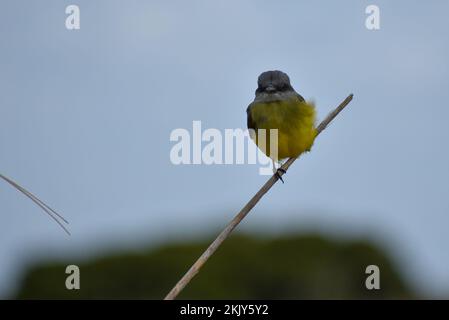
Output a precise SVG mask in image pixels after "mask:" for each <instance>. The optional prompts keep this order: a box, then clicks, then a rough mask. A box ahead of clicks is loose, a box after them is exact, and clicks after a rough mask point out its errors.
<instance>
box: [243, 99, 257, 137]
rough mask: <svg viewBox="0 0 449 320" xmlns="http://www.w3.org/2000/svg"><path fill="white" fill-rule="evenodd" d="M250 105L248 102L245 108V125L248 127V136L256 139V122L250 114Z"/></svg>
mask: <svg viewBox="0 0 449 320" xmlns="http://www.w3.org/2000/svg"><path fill="white" fill-rule="evenodd" d="M251 107H252V104H250V105H249V106H248V108H247V109H246V114H247V118H246V125H247V126H248V129H249V136H250V137H251V139H253V140H256V136H257V134H256V132H257V126H256V122H255V121H254V119H253V116H252V112H251Z"/></svg>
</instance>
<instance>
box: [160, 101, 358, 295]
mask: <svg viewBox="0 0 449 320" xmlns="http://www.w3.org/2000/svg"><path fill="white" fill-rule="evenodd" d="M352 97H353V95H352V94H350V95H349V96H348V97H347V98H346V99H345V100H344V101H343V102H342V103H340V105H339V106H338V107H337V108H336V109H335V110H334V111H332V112H331V113H329V115H328V116H327V117H326V118H325V119H324V120H323V121H322V122H321V123H320V125H319V126H318V127H317V136H318V135H319V134H320V133H321V132H322V131H323V130H324V129H326V127H327V126H328V125H329V123H330V122H331V121H332V120H333V119H334V118H335V117H336V116H337V115H338V114H339V113H340V112H341V111H342V110H343V109H344V108H345V107H346V106H347V105H348V104H349V102H351V100H352ZM296 159H297V158H290V159H288V160H287V162H286V163H284V165H283V166H282V167H281V168H282V169H284V170H285V172H286V171H287V170H288V168H289V167H290V166H291V165H292V164H293V162H295V160H296ZM283 174H284V173H283V172H282V170H279V171H278V175H273V176H271V178H270V179H269V180H268V181H267V182H266V183H265V184H264V185H263V186H262V188H260V189H259V191H258V192H257V193H256V194H255V195H254V196H253V197H252V198H251V200H250V201H249V202H248V203H247V204H246V205H245V206H244V207H243V209H242V210H240V212H239V213H238V214H237V215H236V216H235V217H234V219H232V221H231V222H230V223H229V224H228V225H227V226H226V228H225V229H224V230H223V231H222V232H221V233H220V234H219V235H218V237H217V238H216V239H215V240H214V242H212V243H211V244H210V245H209V247H208V248H207V249H206V251H204V252H203V254H202V255H201V256H200V257H199V258H198V260H197V261H196V262H195V263H194V264H193V265H192V266H191V267H190V269H189V270H188V271H187V273H186V274H185V275H184V276H183V277H182V278H181V280H179V281H178V283H177V284H176V285H175V286H174V287H173V289H172V290H171V291H170V292H169V293H168V294H167V296H166V297H165V299H164V300H173V299H175V298H176V297H177V296H178V294H179V293H180V292H181V291H182V290H183V289H184V288H185V286H186V285H187V284H188V283H189V282H190V280H192V278H193V277H194V276H195V275H196V274H197V273H198V272H199V271H200V269H201V267H202V266H203V265H204V264H205V263H206V261H207V260H208V259H209V258H210V257H211V256H212V255H213V254H214V252H215V251H216V250H217V249H218V247H219V246H220V245H221V244H222V243H223V241H225V240H226V238H227V237H228V236H229V235H230V233H231V232H232V230H234V229H235V227H237V225H238V224H239V223H240V222H241V221H242V220H243V219H244V218H245V217H246V215H247V214H248V213H249V212H250V211H251V209H252V208H254V206H255V205H256V204H257V203H258V202H259V200H260V199H261V198H262V197H263V196H264V195H265V193H267V192H268V190H270V189H271V187H272V186H273V185H274V184H275V183H276V182H277V181H278V180H279V178H280V177H282V175H283Z"/></svg>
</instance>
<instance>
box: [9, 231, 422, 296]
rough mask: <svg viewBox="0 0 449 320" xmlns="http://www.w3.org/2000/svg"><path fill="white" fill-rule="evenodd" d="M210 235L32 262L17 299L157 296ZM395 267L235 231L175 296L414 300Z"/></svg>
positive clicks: (330, 243) (350, 249) (378, 258)
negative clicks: (375, 270) (371, 281)
mask: <svg viewBox="0 0 449 320" xmlns="http://www.w3.org/2000/svg"><path fill="white" fill-rule="evenodd" d="M208 244H209V241H205V242H195V243H182V244H173V245H167V246H163V247H160V248H158V249H153V250H149V251H147V252H145V251H141V252H138V253H136V252H133V253H126V254H119V255H113V256H108V257H104V258H101V259H97V260H93V261H90V262H82V261H79V263H77V262H76V261H72V260H71V261H67V262H66V263H61V262H58V263H46V264H44V265H38V266H35V267H32V268H31V269H30V270H29V271H28V272H27V273H26V274H25V276H24V278H23V282H22V284H21V287H20V290H19V292H18V294H17V296H16V298H20V299H30V298H32V299H43V298H58V299H100V298H105V299H118V298H124V299H128V298H136V299H161V298H163V297H164V296H165V294H166V293H167V292H168V291H169V290H170V289H171V287H172V286H173V285H174V284H175V283H176V282H177V280H179V278H180V277H181V276H182V275H183V274H184V273H185V272H186V271H187V269H188V268H189V267H190V265H191V264H192V263H193V262H194V261H195V260H196V259H197V258H198V256H199V255H200V254H201V253H202V251H203V250H204V249H205V248H206V247H207V245H208ZM69 264H76V265H78V266H79V267H80V270H81V289H80V290H67V289H66V288H65V279H66V277H67V276H68V275H67V274H65V268H66V266H67V265H69ZM371 264H375V265H377V266H378V267H379V268H380V286H381V289H380V290H367V289H366V287H365V279H366V277H367V276H368V275H367V274H365V269H366V267H367V266H368V265H371ZM413 297H415V295H414V294H413V293H412V292H411V291H410V289H409V288H408V286H407V285H406V283H405V282H404V280H403V279H402V277H401V276H400V274H399V272H398V270H397V269H396V268H395V267H394V266H393V264H392V262H391V261H390V260H389V259H388V257H387V256H386V255H385V253H383V252H382V251H381V250H380V249H379V248H376V247H375V246H374V245H372V244H371V243H369V242H367V241H335V240H331V239H326V238H323V237H321V236H317V235H308V236H305V235H302V236H300V235H297V236H293V235H289V236H285V237H281V238H275V239H266V238H258V237H250V236H244V235H234V236H232V237H231V238H230V239H228V240H227V241H226V242H225V243H224V244H223V246H222V247H221V248H220V249H219V250H218V251H217V252H216V253H215V255H214V256H213V257H212V258H211V259H210V260H209V261H208V263H206V265H205V266H204V267H203V269H202V270H201V271H200V273H199V274H198V275H197V276H196V277H195V278H194V279H193V280H192V282H191V283H190V284H189V285H188V286H187V287H186V289H185V290H184V291H183V292H182V293H181V294H180V296H179V298H181V299H349V298H355V299H387V298H413Z"/></svg>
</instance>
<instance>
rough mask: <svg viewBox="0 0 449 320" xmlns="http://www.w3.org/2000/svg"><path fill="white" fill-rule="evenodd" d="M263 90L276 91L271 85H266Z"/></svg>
mask: <svg viewBox="0 0 449 320" xmlns="http://www.w3.org/2000/svg"><path fill="white" fill-rule="evenodd" d="M265 91H266V92H268V93H273V92H275V91H276V88H275V87H274V86H273V85H271V84H270V85H268V87H266V88H265Z"/></svg>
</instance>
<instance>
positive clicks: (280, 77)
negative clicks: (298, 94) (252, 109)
mask: <svg viewBox="0 0 449 320" xmlns="http://www.w3.org/2000/svg"><path fill="white" fill-rule="evenodd" d="M257 86H258V87H257V90H256V96H257V95H258V94H261V93H265V94H275V93H283V92H289V91H290V92H295V90H294V89H293V87H292V85H291V84H290V78H289V77H288V75H287V74H286V73H284V72H282V71H278V70H275V71H265V72H263V73H262V74H261V75H260V76H259V78H258V80H257Z"/></svg>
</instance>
